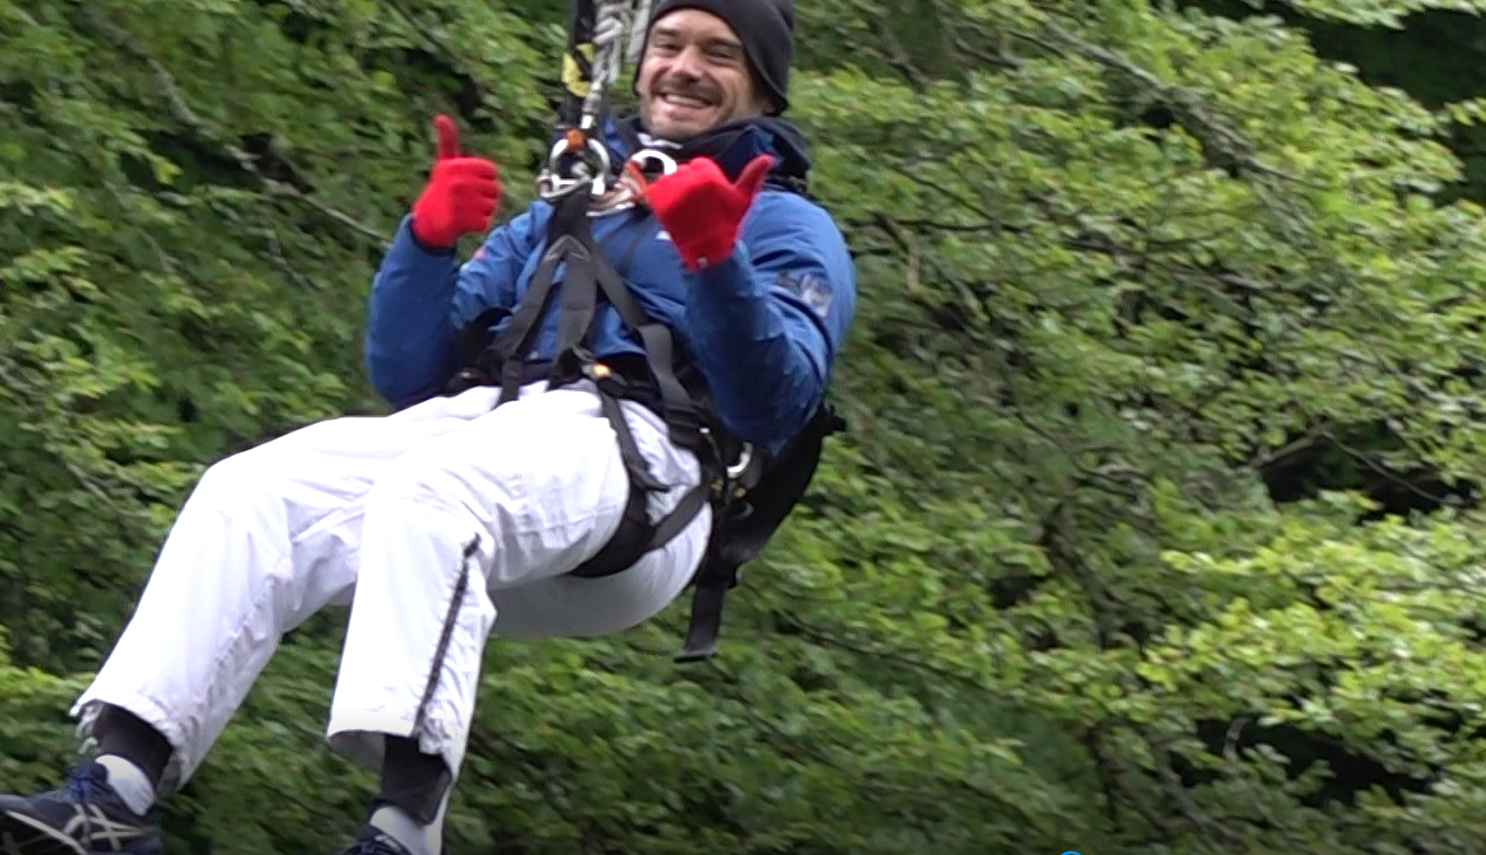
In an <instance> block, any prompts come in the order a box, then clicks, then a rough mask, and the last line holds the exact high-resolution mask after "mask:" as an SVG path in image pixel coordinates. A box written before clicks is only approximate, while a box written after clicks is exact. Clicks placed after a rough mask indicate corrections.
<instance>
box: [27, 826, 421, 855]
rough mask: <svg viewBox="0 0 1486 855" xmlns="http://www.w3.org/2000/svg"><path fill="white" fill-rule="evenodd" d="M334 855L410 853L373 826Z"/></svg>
mask: <svg viewBox="0 0 1486 855" xmlns="http://www.w3.org/2000/svg"><path fill="white" fill-rule="evenodd" d="M0 855H9V853H6V852H4V851H3V850H0ZM27 855H30V853H27ZM335 855H412V852H411V851H410V850H409V849H408V847H406V846H404V845H402V844H401V843H399V842H397V839H396V838H394V837H393V836H392V835H390V834H388V833H387V832H385V831H383V830H382V829H380V828H377V827H376V826H374V825H364V826H362V827H361V833H360V834H358V835H356V842H355V843H352V844H351V845H350V846H347V847H346V848H345V849H342V850H341V851H339V852H337V853H335Z"/></svg>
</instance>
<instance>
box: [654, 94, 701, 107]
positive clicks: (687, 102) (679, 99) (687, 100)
mask: <svg viewBox="0 0 1486 855" xmlns="http://www.w3.org/2000/svg"><path fill="white" fill-rule="evenodd" d="M660 97H661V100H662V101H665V102H666V103H667V104H676V105H677V106H681V107H705V106H707V102H705V101H703V100H701V99H700V98H691V97H689V96H686V95H672V94H670V93H667V94H665V95H662V96H660Z"/></svg>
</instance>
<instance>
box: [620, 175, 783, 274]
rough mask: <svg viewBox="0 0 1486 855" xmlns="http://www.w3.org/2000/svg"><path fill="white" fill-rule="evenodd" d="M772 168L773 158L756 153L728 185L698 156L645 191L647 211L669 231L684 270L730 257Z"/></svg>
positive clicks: (704, 265)
mask: <svg viewBox="0 0 1486 855" xmlns="http://www.w3.org/2000/svg"><path fill="white" fill-rule="evenodd" d="M772 166H773V158H772V157H770V156H769V155H766V154H761V155H759V156H758V157H755V158H754V159H753V160H752V161H751V162H749V164H748V166H746V167H744V168H743V174H742V175H739V176H738V183H736V184H733V183H731V182H729V181H728V178H727V176H726V175H724V174H723V171H722V168H721V167H719V166H718V165H717V163H716V162H715V161H713V160H712V159H710V158H706V157H698V158H695V159H693V160H689V161H687V162H686V163H683V164H681V165H680V166H678V167H676V171H675V172H672V173H671V174H670V175H665V176H662V177H660V178H658V179H656V180H655V182H653V183H652V184H651V185H650V186H649V187H647V188H645V199H646V201H647V202H649V203H650V210H652V211H654V212H655V218H656V219H657V220H659V221H660V224H661V228H664V229H665V230H666V231H667V232H669V233H670V235H671V242H672V243H673V244H675V245H676V251H677V252H679V253H681V261H682V263H683V264H685V265H686V268H687V269H688V270H693V271H694V270H699V269H701V268H703V267H707V266H709V265H712V264H716V263H717V262H719V261H721V260H723V259H724V258H727V257H728V256H729V255H731V254H732V252H733V246H734V245H735V244H736V243H737V242H738V226H739V225H740V224H741V223H742V222H743V215H744V214H747V213H748V208H749V206H751V205H752V204H753V199H754V197H755V196H757V195H758V192H759V188H761V187H763V185H764V178H765V177H766V176H767V175H768V174H769V169H770V168H771V167H772Z"/></svg>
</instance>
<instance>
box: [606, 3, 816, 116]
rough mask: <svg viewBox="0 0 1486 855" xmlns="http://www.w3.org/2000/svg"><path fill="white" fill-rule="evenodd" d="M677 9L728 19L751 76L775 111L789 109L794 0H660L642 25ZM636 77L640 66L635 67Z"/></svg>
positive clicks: (646, 37)
mask: <svg viewBox="0 0 1486 855" xmlns="http://www.w3.org/2000/svg"><path fill="white" fill-rule="evenodd" d="M677 9H700V10H702V11H704V12H710V13H712V14H713V15H716V16H717V17H719V18H721V19H723V20H724V21H726V22H727V24H728V26H729V27H732V28H733V32H734V33H736V34H737V35H738V41H740V42H742V43H743V52H744V53H745V54H747V56H748V64H749V65H750V66H751V67H752V69H753V77H754V80H755V81H757V84H758V85H759V86H760V87H761V88H762V89H763V90H764V93H765V94H766V95H768V97H769V99H770V100H771V101H773V102H774V112H775V114H776V115H777V114H779V113H783V112H784V111H785V110H787V109H789V97H788V95H787V93H788V91H789V67H790V66H791V65H792V64H793V63H794V58H795V4H794V0H660V2H659V3H656V4H655V11H654V13H653V14H651V16H650V23H649V25H648V26H647V27H646V29H645V40H646V41H647V42H648V41H649V40H650V28H651V27H653V26H655V22H656V21H658V20H660V18H661V16H662V15H666V14H669V13H671V12H674V11H676V10H677ZM635 74H636V80H637V81H638V75H639V69H638V68H636V69H635Z"/></svg>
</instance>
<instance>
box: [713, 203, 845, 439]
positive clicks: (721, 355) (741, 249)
mask: <svg viewBox="0 0 1486 855" xmlns="http://www.w3.org/2000/svg"><path fill="white" fill-rule="evenodd" d="M690 278H691V285H690V290H689V293H688V295H687V304H686V325H687V331H688V337H689V338H690V339H691V343H692V348H693V350H694V351H695V354H694V355H695V358H696V360H697V363H698V367H699V368H700V369H701V371H702V373H703V375H704V376H705V377H706V378H707V383H708V386H709V388H710V390H711V392H712V395H713V398H714V399H715V401H716V404H717V409H718V416H719V418H721V419H722V421H723V424H724V425H725V426H726V427H727V428H728V429H729V430H730V431H732V432H733V433H735V434H736V435H737V436H739V437H740V438H742V439H744V440H746V441H748V442H751V443H753V444H754V445H756V446H759V447H761V448H763V449H765V450H767V451H768V452H769V453H777V452H778V451H779V450H780V449H781V448H782V447H783V446H784V444H785V443H786V442H788V441H789V439H790V438H791V437H793V436H794V435H795V434H796V433H798V432H799V431H800V430H801V429H802V428H803V427H804V426H805V423H806V422H807V421H808V420H809V419H810V417H811V415H812V414H813V413H814V412H815V410H816V408H817V407H819V406H820V403H821V401H822V400H823V399H824V397H825V390H826V384H827V383H828V382H829V379H830V376H831V371H832V368H833V366H834V363H835V359H836V353H837V351H838V350H839V349H840V347H841V345H842V343H843V342H844V341H845V339H846V334H847V331H848V329H849V328H850V325H851V321H852V318H853V316H854V315H855V312H856V279H855V274H854V271H853V268H852V262H851V256H850V254H849V253H848V252H847V249H846V241H845V239H844V238H843V237H842V235H841V232H840V230H839V229H838V228H837V227H836V224H835V223H834V222H833V221H832V220H831V218H830V215H829V214H827V213H826V212H825V210H824V209H822V208H820V207H819V206H817V205H815V204H814V203H812V202H810V201H808V200H806V199H804V198H803V197H800V196H796V195H793V194H785V193H764V194H762V195H760V196H759V198H758V199H757V200H756V201H755V202H754V207H753V209H752V210H751V211H750V212H749V215H748V217H747V218H746V219H745V221H744V225H743V229H742V232H741V235H740V239H739V242H738V245H737V247H736V248H735V249H734V251H733V254H732V256H730V257H729V258H728V259H726V260H725V261H723V262H722V263H720V264H717V265H715V266H712V267H709V268H707V269H704V270H701V271H698V272H696V273H693V274H690Z"/></svg>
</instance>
